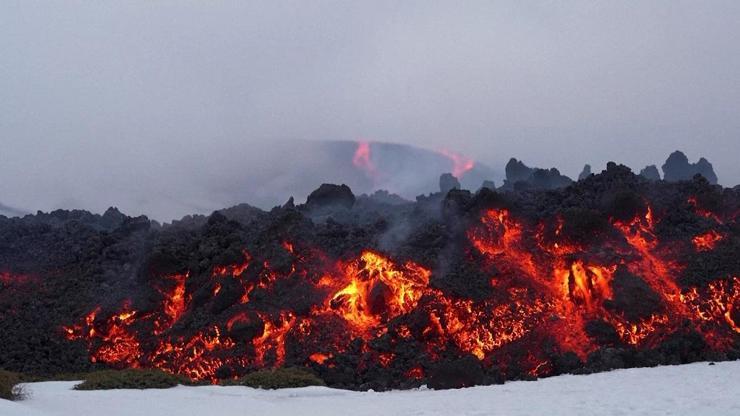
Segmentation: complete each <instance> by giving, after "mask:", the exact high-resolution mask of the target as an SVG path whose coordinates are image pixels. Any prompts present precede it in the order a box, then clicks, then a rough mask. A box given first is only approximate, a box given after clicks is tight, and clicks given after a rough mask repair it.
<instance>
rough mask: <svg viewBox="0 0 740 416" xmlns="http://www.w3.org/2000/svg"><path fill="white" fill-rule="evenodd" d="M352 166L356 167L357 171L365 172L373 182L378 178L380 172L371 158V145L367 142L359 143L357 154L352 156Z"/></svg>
mask: <svg viewBox="0 0 740 416" xmlns="http://www.w3.org/2000/svg"><path fill="white" fill-rule="evenodd" d="M352 164H353V165H355V167H356V168H357V169H360V170H361V171H363V172H365V175H367V177H369V178H371V179H373V180H375V179H376V178H377V176H378V170H377V169H376V167H375V164H373V161H372V159H371V156H370V143H368V142H366V141H359V142H357V148H356V149H355V154H354V155H353V156H352Z"/></svg>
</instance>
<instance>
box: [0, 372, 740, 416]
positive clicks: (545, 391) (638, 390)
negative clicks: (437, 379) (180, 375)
mask: <svg viewBox="0 0 740 416" xmlns="http://www.w3.org/2000/svg"><path fill="white" fill-rule="evenodd" d="M74 385H75V383H74V382H44V383H30V384H26V385H25V388H26V390H27V392H28V393H29V395H30V396H29V398H28V399H27V400H25V401H22V402H8V401H5V400H0V415H1V416H35V415H39V416H73V415H74V416H81V415H104V416H118V415H127V416H138V415H142V416H158V415H163V416H164V415H166V416H170V415H198V416H206V415H219V416H230V415H239V416H248V415H270V416H282V415H301V416H311V415H321V416H331V415H342V416H345V415H348V414H350V415H353V416H361V415H373V416H387V415H456V416H457V415H481V416H482V415H487V416H488V415H508V416H516V415H552V416H557V415H568V416H573V415H589V416H591V415H629V416H635V415H692V416H693V415H740V361H736V362H724V363H717V365H713V366H710V365H708V364H707V363H695V364H688V365H682V366H668V367H657V368H642V369H629V370H617V371H612V372H608V373H600V374H593V375H588V376H571V375H565V376H559V377H551V378H546V379H542V380H538V381H519V382H511V383H506V384H505V385H497V386H485V387H473V388H468V389H461V390H443V391H433V390H427V389H419V390H410V391H393V392H385V393H375V392H351V391H344V390H335V389H329V388H323V387H310V388H302V389H286V390H278V391H264V390H255V389H250V388H246V387H219V386H204V387H185V386H179V387H175V388H172V389H167V390H115V391H74V390H72V387H73V386H74Z"/></svg>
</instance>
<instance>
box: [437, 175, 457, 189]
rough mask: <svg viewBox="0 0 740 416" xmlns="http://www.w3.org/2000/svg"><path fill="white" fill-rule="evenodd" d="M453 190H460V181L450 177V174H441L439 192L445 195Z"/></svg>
mask: <svg viewBox="0 0 740 416" xmlns="http://www.w3.org/2000/svg"><path fill="white" fill-rule="evenodd" d="M453 189H460V181H458V180H457V178H456V177H454V176H452V174H451V173H443V174H442V175H440V176H439V191H440V192H442V193H443V194H446V193H447V192H450V191H451V190H453Z"/></svg>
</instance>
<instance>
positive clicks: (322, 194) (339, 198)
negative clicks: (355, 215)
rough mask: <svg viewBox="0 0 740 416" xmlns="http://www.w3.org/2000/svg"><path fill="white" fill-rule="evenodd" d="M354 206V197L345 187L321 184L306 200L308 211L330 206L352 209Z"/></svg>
mask: <svg viewBox="0 0 740 416" xmlns="http://www.w3.org/2000/svg"><path fill="white" fill-rule="evenodd" d="M354 204H355V195H354V194H353V193H352V190H351V189H349V186H347V185H344V184H342V185H333V184H328V183H325V184H322V185H321V186H319V188H318V189H316V190H315V191H313V192H311V194H310V195H308V199H307V200H306V206H307V207H308V208H309V209H313V208H327V207H332V206H337V207H342V208H352V205H354Z"/></svg>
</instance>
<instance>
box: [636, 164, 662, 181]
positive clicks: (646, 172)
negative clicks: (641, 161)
mask: <svg viewBox="0 0 740 416" xmlns="http://www.w3.org/2000/svg"><path fill="white" fill-rule="evenodd" d="M640 176H642V177H643V178H645V179H647V180H650V181H659V180H660V172H658V168H657V167H655V165H648V166H645V167H644V168H643V169H642V170H641V171H640Z"/></svg>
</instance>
